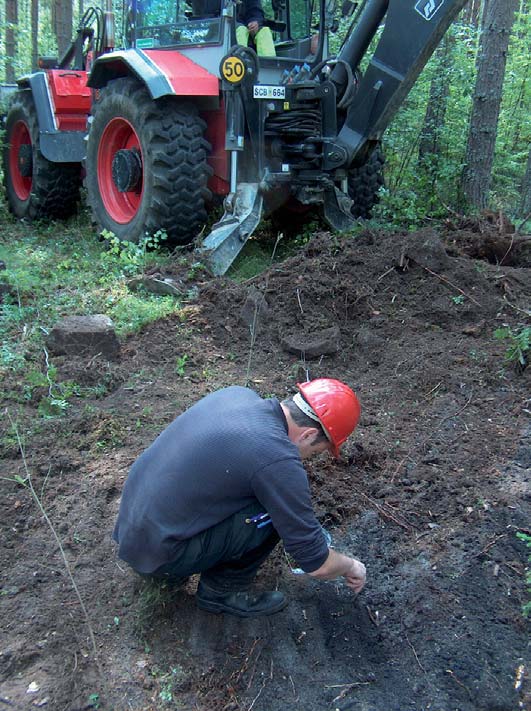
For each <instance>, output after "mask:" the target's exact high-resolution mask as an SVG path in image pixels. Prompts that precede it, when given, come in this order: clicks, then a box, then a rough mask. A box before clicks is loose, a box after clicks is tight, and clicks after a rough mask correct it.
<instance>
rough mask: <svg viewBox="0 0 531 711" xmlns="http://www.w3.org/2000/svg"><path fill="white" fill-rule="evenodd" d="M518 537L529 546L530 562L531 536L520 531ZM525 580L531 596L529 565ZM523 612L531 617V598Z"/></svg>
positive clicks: (529, 560) (530, 561)
mask: <svg viewBox="0 0 531 711" xmlns="http://www.w3.org/2000/svg"><path fill="white" fill-rule="evenodd" d="M516 537H517V538H519V539H520V540H521V541H523V542H524V543H525V545H526V546H527V548H529V554H528V556H527V560H528V562H529V563H531V536H530V535H528V534H527V533H524V532H523V531H518V532H517V534H516ZM525 581H526V584H527V592H528V594H529V595H530V597H531V569H530V568H529V567H528V568H527V569H526V574H525ZM522 612H523V614H524V617H531V599H530V600H528V601H527V602H526V603H525V604H524V605H523V606H522Z"/></svg>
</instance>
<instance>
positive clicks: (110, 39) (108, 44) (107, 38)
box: [102, 0, 116, 52]
mask: <svg viewBox="0 0 531 711" xmlns="http://www.w3.org/2000/svg"><path fill="white" fill-rule="evenodd" d="M102 44H103V51H104V52H112V50H113V49H114V48H115V47H116V21H115V18H114V12H113V11H112V0H107V2H106V7H105V13H104V27H103V42H102Z"/></svg>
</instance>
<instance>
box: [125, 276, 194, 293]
mask: <svg viewBox="0 0 531 711" xmlns="http://www.w3.org/2000/svg"><path fill="white" fill-rule="evenodd" d="M127 286H128V287H129V289H130V290H131V291H138V289H139V288H140V287H142V288H144V289H145V290H146V291H150V292H151V293H153V294H161V295H169V296H182V295H183V290H182V289H181V288H179V286H178V285H177V282H176V281H174V280H173V279H170V278H169V277H162V276H137V277H133V278H132V279H129V281H128V282H127Z"/></svg>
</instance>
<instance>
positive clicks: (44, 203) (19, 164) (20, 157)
mask: <svg viewBox="0 0 531 711" xmlns="http://www.w3.org/2000/svg"><path fill="white" fill-rule="evenodd" d="M3 168H4V186H5V190H6V197H7V204H8V206H9V209H10V211H11V212H12V213H13V214H14V215H16V216H17V217H24V218H27V219H29V220H38V219H42V218H45V217H68V216H69V215H71V214H73V213H74V212H75V211H76V208H77V203H78V202H79V189H80V187H81V165H80V164H79V163H52V162H51V161H49V160H47V159H46V158H45V157H44V156H43V155H42V153H41V151H40V148H39V125H38V122H37V113H36V109H35V104H34V103H33V97H32V95H31V93H30V91H29V90H23V91H19V92H17V93H16V94H15V96H14V97H13V99H12V101H11V105H10V108H9V111H8V114H7V120H6V133H5V143H4V151H3Z"/></svg>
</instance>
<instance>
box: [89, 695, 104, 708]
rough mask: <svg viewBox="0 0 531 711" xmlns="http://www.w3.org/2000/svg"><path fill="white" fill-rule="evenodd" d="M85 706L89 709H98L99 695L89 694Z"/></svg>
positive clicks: (99, 705)
mask: <svg viewBox="0 0 531 711" xmlns="http://www.w3.org/2000/svg"><path fill="white" fill-rule="evenodd" d="M87 705H88V707H89V708H91V709H100V708H101V702H100V695H99V694H90V695H89V697H88V700H87Z"/></svg>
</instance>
